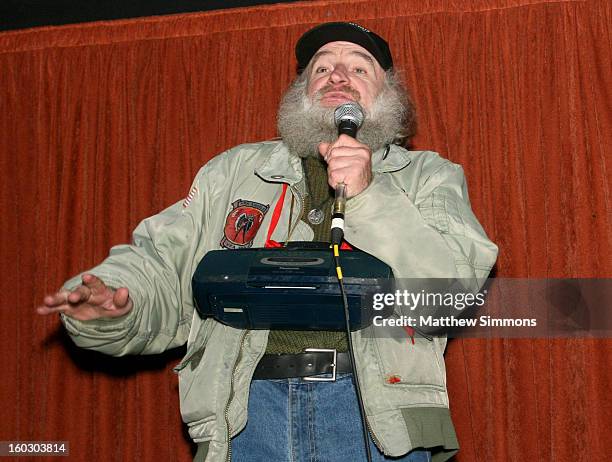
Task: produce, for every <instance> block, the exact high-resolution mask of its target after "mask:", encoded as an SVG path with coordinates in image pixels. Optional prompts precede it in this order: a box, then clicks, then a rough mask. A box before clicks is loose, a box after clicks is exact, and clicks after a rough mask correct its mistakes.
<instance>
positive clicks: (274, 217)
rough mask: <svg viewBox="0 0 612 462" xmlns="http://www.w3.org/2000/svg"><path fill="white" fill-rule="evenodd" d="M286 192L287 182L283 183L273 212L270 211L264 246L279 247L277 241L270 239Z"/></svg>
mask: <svg viewBox="0 0 612 462" xmlns="http://www.w3.org/2000/svg"><path fill="white" fill-rule="evenodd" d="M286 192H287V183H283V192H282V193H281V196H280V198H279V199H278V201H277V202H276V205H275V206H274V212H272V220H270V226H268V236H267V237H266V244H265V247H266V248H270V247H281V244H280V243H279V242H276V241H273V240H272V239H270V238H271V237H272V234H273V233H274V230H275V229H276V225H277V224H278V220H279V219H280V215H281V212H282V210H283V205H284V202H285V193H286Z"/></svg>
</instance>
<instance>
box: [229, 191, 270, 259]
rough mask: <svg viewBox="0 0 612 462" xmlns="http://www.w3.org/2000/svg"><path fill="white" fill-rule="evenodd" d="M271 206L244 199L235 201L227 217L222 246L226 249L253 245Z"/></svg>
mask: <svg viewBox="0 0 612 462" xmlns="http://www.w3.org/2000/svg"><path fill="white" fill-rule="evenodd" d="M269 208H270V206H269V205H263V204H260V203H258V202H253V201H245V200H243V199H238V200H237V201H235V202H233V203H232V210H231V212H230V213H229V214H228V215H227V218H226V219H225V228H224V229H223V239H221V243H220V245H221V247H225V248H226V249H237V248H240V247H244V248H249V247H251V246H252V245H253V239H254V238H255V234H257V231H258V230H259V227H260V226H261V222H262V221H263V219H264V215H265V214H266V212H267V211H268V209H269Z"/></svg>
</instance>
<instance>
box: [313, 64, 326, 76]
mask: <svg viewBox="0 0 612 462" xmlns="http://www.w3.org/2000/svg"><path fill="white" fill-rule="evenodd" d="M315 72H316V73H317V74H322V73H324V72H327V68H326V67H323V66H321V67H317V69H316V70H315Z"/></svg>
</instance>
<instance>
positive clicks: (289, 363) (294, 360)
mask: <svg viewBox="0 0 612 462" xmlns="http://www.w3.org/2000/svg"><path fill="white" fill-rule="evenodd" d="M347 372H352V369H351V359H350V357H349V354H348V353H338V352H336V350H332V349H327V348H306V349H305V350H304V353H299V354H295V355H291V354H286V355H285V354H282V355H264V356H263V358H261V360H260V361H259V364H257V367H256V368H255V373H254V374H253V378H254V379H287V378H290V377H302V378H303V379H304V380H312V381H318V382H333V381H334V380H336V374H342V373H347ZM321 374H331V377H316V376H317V375H321Z"/></svg>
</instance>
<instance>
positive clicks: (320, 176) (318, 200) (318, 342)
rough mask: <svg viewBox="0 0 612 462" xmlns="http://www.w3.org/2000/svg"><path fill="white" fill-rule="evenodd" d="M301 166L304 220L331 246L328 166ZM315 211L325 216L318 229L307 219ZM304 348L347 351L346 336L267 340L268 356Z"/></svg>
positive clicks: (283, 333)
mask: <svg viewBox="0 0 612 462" xmlns="http://www.w3.org/2000/svg"><path fill="white" fill-rule="evenodd" d="M302 164H303V165H304V175H305V177H306V188H307V194H306V197H305V199H304V209H303V210H304V211H303V213H302V219H303V221H304V222H305V223H307V224H308V226H310V227H311V228H312V230H313V231H314V240H315V241H319V242H329V241H330V227H331V208H332V205H333V190H332V189H331V188H330V187H329V185H328V184H327V166H326V164H325V163H324V162H323V161H322V160H320V159H318V158H313V157H308V158H307V159H304V161H303V162H302ZM315 207H316V208H318V209H321V210H323V211H324V212H325V219H324V220H323V222H322V223H321V224H318V225H313V224H312V223H310V222H309V221H308V219H307V215H308V211H310V210H311V209H313V208H315ZM305 348H335V349H336V350H338V351H347V350H348V344H347V341H346V334H345V333H344V332H335V331H329V330H321V331H312V330H307V331H304V330H273V331H270V336H269V337H268V347H267V348H266V354H280V353H302V352H303V351H304V349H305Z"/></svg>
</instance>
